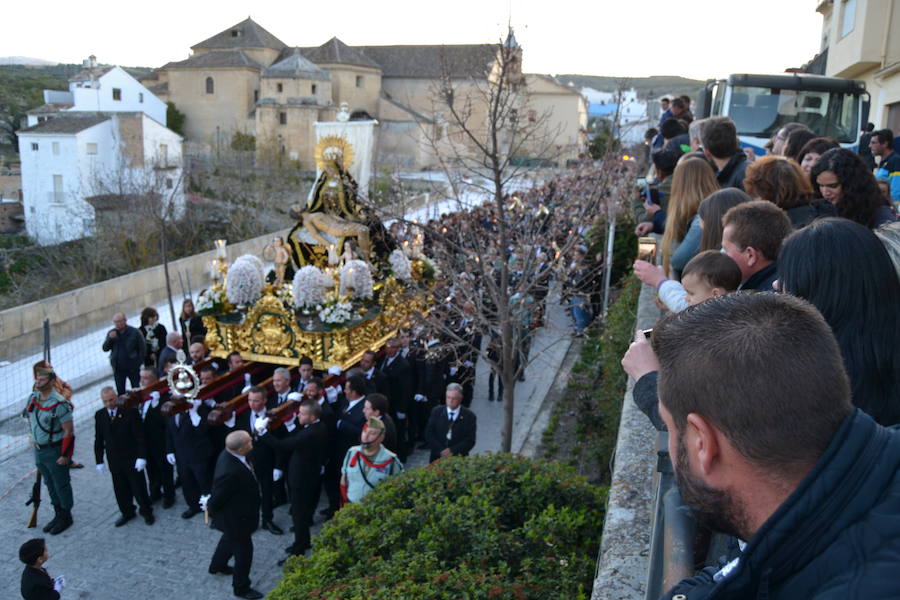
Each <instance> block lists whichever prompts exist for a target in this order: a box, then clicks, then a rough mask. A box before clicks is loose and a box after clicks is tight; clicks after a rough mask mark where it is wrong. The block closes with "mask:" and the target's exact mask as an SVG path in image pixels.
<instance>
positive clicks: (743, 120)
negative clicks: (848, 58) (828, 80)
mask: <svg viewBox="0 0 900 600" xmlns="http://www.w3.org/2000/svg"><path fill="white" fill-rule="evenodd" d="M859 102H860V99H859V96H854V95H853V94H845V93H843V92H812V91H800V90H778V89H774V88H763V87H740V86H735V87H734V88H732V91H731V103H730V104H729V107H728V116H730V117H731V118H732V119H733V120H734V122H735V125H737V130H738V135H744V136H752V137H761V138H769V137H772V136H773V135H775V133H776V132H777V131H778V130H779V129H781V127H782V126H784V124H785V123H792V122H795V123H802V124H804V125H806V126H807V127H809V128H810V129H812V130H813V131H814V132H815V133H816V134H817V135H820V136H828V137H833V138H835V139H836V140H837V141H838V142H841V143H845V144H846V143H851V142H855V141H856V138H857V132H858V131H859V126H860V124H859Z"/></svg>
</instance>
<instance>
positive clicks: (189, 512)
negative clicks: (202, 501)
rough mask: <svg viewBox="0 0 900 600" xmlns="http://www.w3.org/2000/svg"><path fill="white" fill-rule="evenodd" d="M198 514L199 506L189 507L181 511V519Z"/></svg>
mask: <svg viewBox="0 0 900 600" xmlns="http://www.w3.org/2000/svg"><path fill="white" fill-rule="evenodd" d="M198 514H200V509H199V508H189V509H187V510H186V511H184V512H183V513H181V518H182V519H190V518H191V517H193V516H194V515H198Z"/></svg>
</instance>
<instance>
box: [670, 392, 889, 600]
mask: <svg viewBox="0 0 900 600" xmlns="http://www.w3.org/2000/svg"><path fill="white" fill-rule="evenodd" d="M898 515H900V429H897V428H893V427H892V428H890V429H886V428H884V427H881V426H880V425H877V424H876V423H875V422H874V421H873V420H872V419H871V417H869V416H868V415H867V414H865V413H864V412H862V411H860V410H859V409H854V411H853V412H852V413H851V414H850V416H849V417H847V419H846V420H845V421H844V423H843V424H842V425H841V427H840V429H838V431H837V433H836V434H835V436H834V438H832V440H831V444H830V445H829V446H828V449H827V450H826V451H825V454H823V455H822V457H821V458H820V459H819V461H818V463H816V466H815V467H814V468H813V470H812V471H811V472H810V473H809V475H807V476H806V478H805V479H804V480H803V481H802V482H801V483H800V485H799V486H798V487H797V489H796V490H794V492H793V493H792V494H791V495H790V496H789V497H788V499H787V500H786V501H785V502H784V503H783V504H782V505H781V506H780V507H779V508H778V509H777V510H776V511H775V513H774V514H773V515H772V516H771V517H769V519H768V520H767V521H766V522H765V523H764V524H763V526H762V527H761V528H760V529H759V531H757V532H756V535H755V536H753V538H752V539H751V540H749V542H748V545H747V547H746V548H745V549H744V552H743V553H742V555H741V558H740V561H739V563H738V565H737V567H736V568H735V569H734V570H733V571H731V573H730V574H729V575H728V576H726V577H724V578H722V579H721V580H720V581H718V582H715V581H713V573H714V570H713V569H706V570H704V571H703V572H701V573H700V574H699V575H698V576H696V577H693V578H691V579H686V580H684V581H682V582H681V583H679V584H678V585H676V586H675V587H674V588H673V589H672V590H670V591H669V592H668V593H667V594H666V595H665V596H664V598H672V597H674V596H675V595H677V594H684V598H686V599H687V600H697V599H701V598H702V599H709V600H713V599H725V598H728V599H732V598H747V599H751V598H752V599H756V598H767V599H768V600H795V599H797V598H804V599H806V598H817V599H822V600H824V599H829V600H830V599H838V598H898V597H900V579H898V577H897V571H898V568H900V519H898Z"/></svg>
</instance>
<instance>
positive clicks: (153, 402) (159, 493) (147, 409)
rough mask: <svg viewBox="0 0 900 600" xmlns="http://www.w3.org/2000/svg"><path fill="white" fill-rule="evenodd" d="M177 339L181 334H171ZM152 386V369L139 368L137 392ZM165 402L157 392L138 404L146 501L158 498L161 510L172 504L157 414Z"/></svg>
mask: <svg viewBox="0 0 900 600" xmlns="http://www.w3.org/2000/svg"><path fill="white" fill-rule="evenodd" d="M175 335H176V336H177V337H178V339H179V340H180V339H181V335H179V334H177V333H176V334H175ZM154 383H156V370H155V369H153V368H151V367H144V368H143V369H141V389H144V388H146V387H149V386H151V385H153V384H154ZM166 400H168V393H166V394H165V395H162V394H160V393H159V392H150V397H149V398H148V399H147V400H145V401H144V402H142V403H141V406H140V408H139V409H138V410H139V411H140V413H141V424H142V427H143V430H144V443H145V444H146V445H147V482H148V487H149V489H148V491H149V493H150V502H151V503H153V502H156V501H157V500H159V499H160V498H162V505H163V508H170V507H171V506H172V505H173V504H175V477H174V472H173V469H172V465H170V464H169V461H167V460H166V418H165V417H164V416H163V414H162V412H160V410H161V408H162V405H163V404H164V403H165V402H166Z"/></svg>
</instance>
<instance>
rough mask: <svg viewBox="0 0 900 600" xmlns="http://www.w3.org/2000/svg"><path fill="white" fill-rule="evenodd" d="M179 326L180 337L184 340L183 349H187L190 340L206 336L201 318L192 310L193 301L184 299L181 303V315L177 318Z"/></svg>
mask: <svg viewBox="0 0 900 600" xmlns="http://www.w3.org/2000/svg"><path fill="white" fill-rule="evenodd" d="M178 324H179V325H180V326H181V336H182V337H183V338H184V347H185V348H189V347H190V345H191V340H193V339H194V337H195V336H204V337H205V336H206V327H204V326H203V317H201V316H200V315H198V314H197V312H196V310H194V301H193V300H191V299H190V298H185V299H184V301H183V302H182V303H181V315H180V316H179V317H178Z"/></svg>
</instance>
